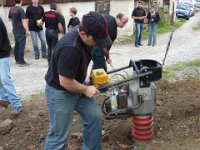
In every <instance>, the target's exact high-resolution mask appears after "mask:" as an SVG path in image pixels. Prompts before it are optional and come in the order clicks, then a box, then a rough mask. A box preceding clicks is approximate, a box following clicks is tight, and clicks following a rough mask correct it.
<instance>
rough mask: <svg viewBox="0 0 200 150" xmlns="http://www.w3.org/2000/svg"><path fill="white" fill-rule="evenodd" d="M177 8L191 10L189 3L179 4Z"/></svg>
mask: <svg viewBox="0 0 200 150" xmlns="http://www.w3.org/2000/svg"><path fill="white" fill-rule="evenodd" d="M177 9H182V10H190V7H189V6H188V5H183V4H178V5H177Z"/></svg>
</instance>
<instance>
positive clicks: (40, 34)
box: [38, 30, 47, 57]
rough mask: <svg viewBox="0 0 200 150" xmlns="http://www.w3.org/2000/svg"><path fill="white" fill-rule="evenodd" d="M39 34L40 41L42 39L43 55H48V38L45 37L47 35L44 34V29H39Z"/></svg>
mask: <svg viewBox="0 0 200 150" xmlns="http://www.w3.org/2000/svg"><path fill="white" fill-rule="evenodd" d="M38 36H39V38H40V41H41V50H42V57H46V55H47V53H46V39H45V35H44V30H41V31H39V32H38Z"/></svg>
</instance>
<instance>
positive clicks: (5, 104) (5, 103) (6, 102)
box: [0, 100, 10, 108]
mask: <svg viewBox="0 0 200 150" xmlns="http://www.w3.org/2000/svg"><path fill="white" fill-rule="evenodd" d="M8 105H10V102H9V101H3V100H0V106H1V107H4V108H8Z"/></svg>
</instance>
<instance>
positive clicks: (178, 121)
mask: <svg viewBox="0 0 200 150" xmlns="http://www.w3.org/2000/svg"><path fill="white" fill-rule="evenodd" d="M156 85H157V89H158V91H157V92H158V96H157V101H159V105H158V106H157V110H156V112H155V114H154V128H155V135H154V138H153V140H152V142H150V143H149V144H148V145H147V147H146V149H149V150H165V149H166V150H167V149H170V150H171V149H172V150H177V149H180V150H182V149H187V148H186V147H187V146H188V142H190V143H189V145H190V146H189V148H188V149H190V150H191V149H194V150H198V148H199V146H198V145H200V142H199V140H198V139H199V136H200V119H199V113H200V102H199V100H200V90H199V89H200V80H188V81H177V82H174V83H169V82H168V81H160V82H158V83H156ZM103 98H104V97H103V96H99V97H98V100H97V101H98V103H99V102H100V101H102V99H103ZM8 118H10V119H11V120H12V121H13V124H14V125H13V127H12V128H10V129H8V130H6V131H5V132H2V133H0V149H1V147H2V148H3V150H42V149H43V145H44V140H45V138H46V134H47V132H48V129H49V119H48V110H47V106H46V102H45V98H44V95H43V93H41V94H37V95H32V96H31V97H30V100H29V101H25V102H24V111H23V113H22V114H21V115H20V116H18V117H16V118H11V117H10V116H9V109H4V108H0V121H3V120H5V119H8ZM81 131H82V127H81V124H80V118H79V116H78V115H77V114H75V115H74V120H73V129H72V133H71V136H70V138H69V142H68V143H69V144H68V146H69V147H70V150H79V149H80V148H81V143H82V135H81ZM103 132H104V135H103V144H102V149H103V150H120V149H133V143H134V141H133V138H132V136H131V118H130V119H124V120H109V121H108V120H103ZM186 141H187V142H186ZM191 143H192V144H191ZM199 149H200V148H199Z"/></svg>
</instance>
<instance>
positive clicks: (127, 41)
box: [115, 18, 186, 45]
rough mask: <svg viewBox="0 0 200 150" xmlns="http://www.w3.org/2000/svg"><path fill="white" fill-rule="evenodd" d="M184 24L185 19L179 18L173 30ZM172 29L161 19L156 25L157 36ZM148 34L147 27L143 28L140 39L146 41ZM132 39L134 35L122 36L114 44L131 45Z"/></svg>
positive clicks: (171, 26)
mask: <svg viewBox="0 0 200 150" xmlns="http://www.w3.org/2000/svg"><path fill="white" fill-rule="evenodd" d="M185 22H186V20H185V19H182V18H179V19H178V21H177V23H176V25H175V28H176V29H178V28H180V27H181V26H182V25H183V24H184V23H185ZM172 29H173V25H171V24H170V23H167V22H166V21H164V19H161V20H160V22H159V24H158V31H157V35H159V34H164V33H168V32H171V31H172ZM148 34H149V33H148V29H147V27H144V29H143V33H142V39H147V38H148ZM134 39H135V35H130V36H123V37H122V38H118V39H117V40H116V42H115V43H116V44H121V45H123V44H130V43H133V41H134Z"/></svg>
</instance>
